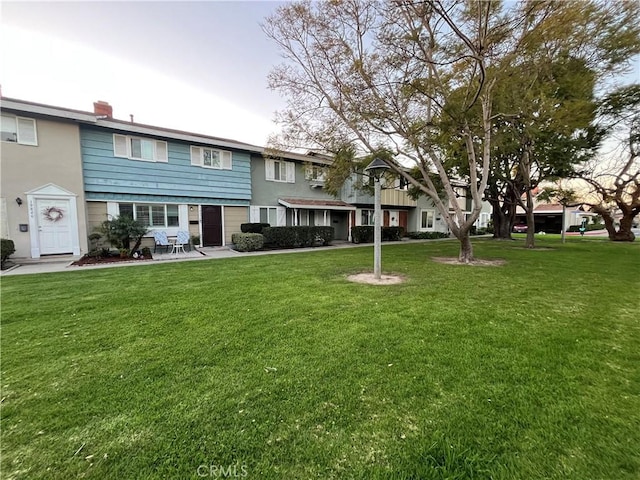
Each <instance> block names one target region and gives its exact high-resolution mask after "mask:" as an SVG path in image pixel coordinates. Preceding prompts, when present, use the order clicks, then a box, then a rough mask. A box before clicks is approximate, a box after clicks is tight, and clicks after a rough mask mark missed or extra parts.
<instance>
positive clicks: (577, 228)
mask: <svg viewBox="0 0 640 480" xmlns="http://www.w3.org/2000/svg"><path fill="white" fill-rule="evenodd" d="M581 226H582V225H571V226H570V227H569V228H567V232H579V231H580V227H581ZM604 228H605V226H604V224H602V223H590V224H588V225H587V227H586V230H585V231H587V232H590V231H592V230H604Z"/></svg>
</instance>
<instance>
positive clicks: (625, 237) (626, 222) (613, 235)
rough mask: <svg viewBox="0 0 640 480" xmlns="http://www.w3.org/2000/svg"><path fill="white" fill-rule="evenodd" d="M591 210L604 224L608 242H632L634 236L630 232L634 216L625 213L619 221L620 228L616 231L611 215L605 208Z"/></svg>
mask: <svg viewBox="0 0 640 480" xmlns="http://www.w3.org/2000/svg"><path fill="white" fill-rule="evenodd" d="M593 210H594V211H595V212H596V213H597V214H598V215H600V216H602V221H603V222H604V227H605V228H606V229H607V233H608V234H609V240H611V241H612V242H633V241H634V240H635V238H636V236H635V235H634V234H633V232H632V231H631V227H632V226H633V218H634V215H633V214H632V213H630V212H625V213H623V215H622V218H621V219H620V228H619V229H618V230H617V231H616V226H615V224H614V223H613V215H611V212H610V211H609V210H608V209H606V208H598V207H593Z"/></svg>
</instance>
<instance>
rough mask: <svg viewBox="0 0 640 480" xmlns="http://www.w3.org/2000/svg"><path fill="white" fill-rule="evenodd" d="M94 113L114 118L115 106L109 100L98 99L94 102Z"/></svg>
mask: <svg viewBox="0 0 640 480" xmlns="http://www.w3.org/2000/svg"><path fill="white" fill-rule="evenodd" d="M93 113H95V114H96V116H98V117H102V116H105V117H107V118H113V107H112V106H111V105H109V103H108V102H103V101H102V100H98V101H97V102H93Z"/></svg>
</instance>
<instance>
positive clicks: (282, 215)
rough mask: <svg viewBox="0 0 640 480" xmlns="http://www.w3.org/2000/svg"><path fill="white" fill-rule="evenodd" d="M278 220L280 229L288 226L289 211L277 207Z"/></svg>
mask: <svg viewBox="0 0 640 480" xmlns="http://www.w3.org/2000/svg"><path fill="white" fill-rule="evenodd" d="M276 219H277V220H276V224H277V226H278V227H284V226H286V225H287V210H286V209H285V208H284V207H276Z"/></svg>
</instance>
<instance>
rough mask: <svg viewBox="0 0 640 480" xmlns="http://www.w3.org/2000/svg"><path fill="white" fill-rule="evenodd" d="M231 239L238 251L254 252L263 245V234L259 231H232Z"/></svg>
mask: <svg viewBox="0 0 640 480" xmlns="http://www.w3.org/2000/svg"><path fill="white" fill-rule="evenodd" d="M231 241H232V242H233V245H234V247H235V249H236V250H238V251H239V252H254V251H256V250H260V249H261V248H262V247H263V246H264V235H262V234H261V233H234V234H232V235H231Z"/></svg>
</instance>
